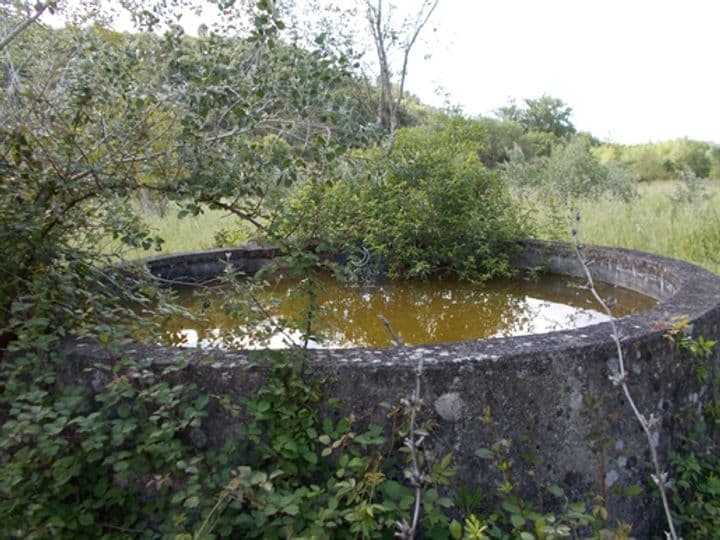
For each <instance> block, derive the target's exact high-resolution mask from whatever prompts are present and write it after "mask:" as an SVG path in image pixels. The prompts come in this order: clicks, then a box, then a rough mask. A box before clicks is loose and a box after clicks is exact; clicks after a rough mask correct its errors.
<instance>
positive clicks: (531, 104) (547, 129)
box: [498, 95, 576, 138]
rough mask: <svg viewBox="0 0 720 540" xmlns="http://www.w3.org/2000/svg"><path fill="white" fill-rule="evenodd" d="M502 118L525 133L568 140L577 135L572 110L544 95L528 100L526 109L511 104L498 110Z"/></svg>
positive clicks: (558, 100) (561, 102) (557, 100)
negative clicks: (571, 118) (515, 124)
mask: <svg viewBox="0 0 720 540" xmlns="http://www.w3.org/2000/svg"><path fill="white" fill-rule="evenodd" d="M498 114H499V116H500V118H502V119H503V120H506V121H509V122H515V123H517V124H519V125H520V126H522V128H523V129H524V130H525V132H530V131H535V132H541V133H548V134H551V135H553V136H555V137H557V138H566V137H570V136H572V135H574V134H575V133H576V129H575V126H573V124H572V122H571V121H570V116H571V115H572V109H571V108H570V107H569V106H568V105H566V104H565V103H564V102H563V101H562V100H560V99H557V98H553V97H550V96H547V95H543V96H541V97H539V98H535V99H526V100H525V106H524V107H522V108H521V107H518V106H517V105H515V103H510V105H508V106H506V107H502V108H500V109H499V110H498Z"/></svg>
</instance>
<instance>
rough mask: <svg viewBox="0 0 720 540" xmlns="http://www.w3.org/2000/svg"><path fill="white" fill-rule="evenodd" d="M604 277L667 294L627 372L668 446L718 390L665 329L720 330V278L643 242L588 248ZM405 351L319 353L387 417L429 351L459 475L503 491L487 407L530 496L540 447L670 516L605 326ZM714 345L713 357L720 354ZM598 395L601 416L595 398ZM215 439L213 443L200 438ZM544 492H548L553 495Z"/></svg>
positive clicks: (194, 273)
mask: <svg viewBox="0 0 720 540" xmlns="http://www.w3.org/2000/svg"><path fill="white" fill-rule="evenodd" d="M276 254H277V251H276V250H272V249H262V248H257V247H254V246H244V247H241V248H235V249H223V250H213V251H206V252H200V253H190V254H180V255H171V256H167V257H159V258H154V259H150V260H148V261H147V264H148V267H149V268H150V270H151V271H152V272H153V273H154V274H155V275H158V276H160V277H162V278H163V279H169V280H172V279H182V280H188V281H200V280H205V279H209V278H211V277H213V276H214V275H216V274H217V273H218V272H219V271H221V269H222V267H223V262H222V261H225V260H227V261H230V262H231V263H232V264H233V265H236V267H237V268H238V269H240V270H243V271H246V272H253V271H255V270H257V268H259V267H260V266H261V265H262V264H264V263H265V262H267V261H268V260H270V259H272V257H273V256H274V255H276ZM586 254H587V256H588V258H589V259H593V260H594V264H593V266H592V269H593V273H594V274H595V277H596V279H598V280H602V281H606V282H609V283H613V284H616V285H620V286H623V287H627V288H630V289H634V290H636V291H638V292H642V293H644V294H647V295H649V296H652V297H654V298H656V299H658V300H659V301H660V302H659V303H658V304H657V305H656V307H654V308H653V309H651V310H649V311H647V312H645V313H641V314H638V315H634V316H630V317H625V318H622V319H619V320H618V328H619V331H620V334H621V336H622V344H623V348H624V351H625V356H626V360H627V364H628V371H629V373H630V379H629V384H630V387H631V391H632V392H633V395H634V397H635V398H636V400H637V402H638V406H639V408H640V409H641V410H642V411H643V412H645V413H646V414H648V415H649V414H650V413H653V412H654V413H655V414H656V415H659V416H661V417H662V421H663V431H662V436H661V438H660V440H659V450H660V454H661V456H663V457H665V456H667V452H668V450H669V449H671V448H675V447H678V445H679V444H680V441H679V435H680V433H681V432H682V431H683V429H684V428H685V427H686V424H684V423H683V421H682V419H683V418H684V417H685V416H686V414H687V413H688V412H690V411H694V410H698V409H699V408H700V407H702V406H703V404H704V403H705V402H706V400H707V399H709V388H708V387H706V386H704V385H702V384H700V383H699V382H698V381H697V380H696V378H695V376H694V374H693V365H692V362H691V361H690V360H689V358H688V357H687V355H686V354H682V353H680V352H679V351H678V350H677V349H676V348H675V347H674V346H673V344H672V343H670V342H669V341H668V340H667V339H665V338H664V337H663V333H664V331H665V330H664V328H666V327H667V325H668V323H669V322H670V321H671V320H672V318H673V317H675V316H681V315H686V316H688V317H689V318H690V320H691V322H692V324H693V333H694V335H703V336H705V337H707V338H713V339H717V338H718V336H720V332H719V327H720V305H719V303H720V279H719V278H718V277H717V276H715V275H714V274H712V273H710V272H708V271H706V270H703V269H701V268H699V267H697V266H693V265H691V264H688V263H685V262H681V261H676V260H671V259H666V258H662V257H657V256H653V255H648V254H645V253H640V252H636V251H630V250H623V249H610V248H600V247H588V248H587V253H586ZM517 265H518V266H523V267H537V266H542V267H543V268H545V269H546V270H548V271H552V272H557V273H562V274H567V275H580V271H581V269H580V268H579V266H578V263H577V261H576V260H575V257H574V254H573V252H572V249H571V248H570V247H569V246H567V245H564V244H556V243H541V242H528V243H527V244H526V249H525V252H524V253H523V255H522V256H521V257H519V258H518V260H517ZM72 347H73V349H74V358H75V362H74V363H71V364H69V365H68V373H67V377H68V378H69V379H72V380H75V381H76V380H78V379H80V380H85V381H86V382H87V383H88V385H89V386H92V387H93V388H98V387H99V386H101V385H102V383H101V382H100V381H98V379H97V378H95V379H93V376H92V374H91V373H90V371H91V370H90V371H87V370H86V371H83V369H84V368H87V367H91V366H92V365H93V364H94V363H95V362H96V361H97V360H102V359H106V358H107V355H106V354H105V353H103V352H102V351H101V350H100V349H99V348H98V347H97V346H95V345H93V344H88V343H81V344H74V345H73V346H72ZM405 353H406V354H399V353H398V351H397V350H396V349H368V348H356V349H338V350H315V351H310V352H309V353H308V354H309V355H310V360H311V362H312V363H313V365H314V366H315V368H316V371H317V373H318V375H320V376H327V377H328V380H327V383H326V385H325V388H326V390H327V392H328V393H329V394H333V395H338V396H340V397H341V398H342V400H343V402H344V407H345V410H344V411H340V412H338V413H336V414H344V413H346V412H349V411H353V412H354V413H355V414H356V416H357V417H358V418H361V419H364V420H365V421H368V422H369V421H379V422H382V421H383V420H384V418H385V414H386V412H387V411H386V410H385V409H384V408H383V407H382V406H381V403H388V402H389V403H395V402H397V401H398V400H399V399H400V398H402V397H406V396H409V395H410V394H411V393H412V390H413V388H414V385H415V383H414V381H415V374H414V368H415V364H416V362H417V360H418V359H419V358H422V359H423V362H424V369H423V376H422V389H423V399H424V402H425V403H426V404H428V405H427V406H426V408H425V410H424V414H425V415H426V416H431V417H432V419H433V420H434V421H435V422H436V425H437V427H436V429H435V431H433V433H432V434H431V436H430V438H429V444H430V445H432V446H434V447H435V448H436V449H437V450H438V451H440V452H449V451H452V452H453V455H454V466H455V467H456V469H457V476H456V481H457V483H458V484H463V483H472V484H480V485H482V486H483V487H484V488H485V489H486V490H487V491H492V490H494V485H495V484H494V483H495V480H496V479H497V473H496V472H495V471H494V470H493V469H492V467H491V466H490V465H489V464H488V463H487V462H486V461H483V460H481V459H479V458H477V457H476V456H475V450H476V449H477V448H480V447H487V446H490V445H491V444H492V443H493V442H494V440H493V434H492V432H491V430H490V429H488V427H487V426H486V425H485V424H483V423H482V422H481V421H480V420H479V417H480V416H481V415H482V414H483V411H484V409H485V408H486V407H489V408H490V409H491V411H492V415H493V417H494V419H495V420H496V423H497V426H498V431H499V433H498V435H499V436H500V437H504V438H508V439H510V440H511V441H513V442H512V446H511V454H512V456H513V459H514V473H515V477H516V478H517V480H519V481H521V482H522V483H523V490H524V492H525V495H526V496H528V497H533V496H534V495H535V493H534V490H535V487H534V486H535V482H534V481H533V480H532V479H531V478H530V477H529V476H527V472H528V468H529V465H528V464H527V462H526V460H523V459H522V457H521V455H522V454H527V453H531V454H534V455H535V456H536V457H537V460H536V463H538V465H536V466H535V468H536V469H538V471H539V474H540V477H541V479H542V481H543V482H546V483H548V484H551V483H557V484H559V485H561V486H562V487H563V488H564V489H565V490H566V492H567V493H569V494H570V496H571V498H573V497H574V498H580V497H583V496H585V495H586V494H587V493H588V492H595V493H598V492H600V491H601V490H602V489H603V488H604V487H605V486H609V485H612V486H613V487H617V486H629V485H633V484H639V485H642V486H643V487H645V491H644V493H643V494H642V495H640V496H639V497H633V498H623V497H621V496H617V495H612V490H611V491H610V493H611V495H610V500H609V501H608V505H609V510H610V516H611V518H610V522H611V523H615V522H616V520H618V519H622V520H625V521H628V522H630V523H632V524H633V527H634V529H633V532H634V535H635V536H637V537H646V536H647V535H648V534H650V532H651V531H656V532H659V531H657V527H661V526H662V525H661V524H662V522H663V521H662V518H661V515H660V507H659V505H658V503H657V501H656V499H654V498H653V497H652V496H651V493H650V490H649V489H648V488H647V487H646V486H647V478H648V475H649V472H650V470H649V464H648V451H647V446H646V444H647V443H646V441H645V439H644V435H643V434H642V432H641V430H640V428H639V425H638V423H637V421H636V419H635V418H634V417H633V415H632V413H631V411H630V408H629V407H628V405H627V403H626V402H625V400H624V397H623V395H622V394H621V391H620V389H619V388H618V387H615V386H613V384H612V383H611V382H610V380H609V375H611V372H612V370H614V369H615V368H614V366H615V364H616V358H615V355H616V352H615V345H614V343H613V341H612V340H611V337H610V328H609V325H608V324H607V323H604V324H597V325H594V326H590V327H585V328H581V329H578V330H568V331H560V332H551V333H547V334H541V335H532V336H520V337H513V338H497V339H489V340H485V341H467V342H462V343H452V344H447V345H432V346H422V347H411V348H409V349H408V350H407V351H405ZM124 354H127V355H134V356H137V357H140V358H151V359H152V360H153V362H154V364H155V365H156V366H157V367H158V371H159V370H160V369H161V368H162V367H163V366H167V365H168V364H169V363H172V362H174V361H176V360H178V359H184V360H185V361H186V362H187V367H186V368H185V369H183V370H181V371H179V372H176V373H175V374H174V375H173V377H176V378H179V379H184V380H193V381H194V382H196V383H197V384H198V385H199V386H200V387H201V388H203V389H204V390H206V391H208V392H211V393H213V394H220V393H224V394H228V395H229V396H231V397H240V396H243V395H248V394H249V393H250V392H252V390H253V389H255V388H257V387H258V386H259V385H260V384H261V383H262V378H263V370H262V368H260V367H257V366H255V367H252V368H248V359H249V357H250V354H251V353H249V352H248V351H199V350H182V349H173V348H169V347H151V346H146V345H140V344H138V345H135V346H132V347H128V348H127V349H126V350H125V351H124ZM719 358H720V356H719V355H718V352H717V349H716V352H715V353H714V356H713V357H712V359H711V361H712V362H714V363H715V364H716V365H717V363H718V361H719ZM590 400H595V401H599V402H600V406H599V407H598V408H597V410H596V411H595V412H594V413H589V409H588V407H587V403H588V402H589V401H590ZM238 422H242V418H239V419H231V418H229V417H226V416H225V415H224V413H223V411H222V410H217V411H215V412H214V414H213V415H211V417H210V418H209V419H208V421H207V422H206V423H205V425H204V426H203V430H204V434H207V439H208V442H207V444H208V445H217V444H220V443H221V442H222V441H223V440H227V439H228V438H230V437H233V435H234V432H235V428H236V427H237V425H238ZM598 422H599V423H601V424H602V425H603V426H604V428H603V429H604V431H605V432H606V433H605V434H604V436H606V437H607V441H608V443H607V446H606V452H605V463H600V462H599V456H598V455H596V454H595V453H593V451H592V448H591V444H590V433H591V432H593V431H594V430H595V429H596V426H597V423H598ZM203 444H204V441H203ZM546 500H547V497H546Z"/></svg>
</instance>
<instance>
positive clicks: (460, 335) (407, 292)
mask: <svg viewBox="0 0 720 540" xmlns="http://www.w3.org/2000/svg"><path fill="white" fill-rule="evenodd" d="M580 283H581V282H579V281H577V280H573V279H571V278H568V277H566V276H558V275H544V276H541V277H540V278H539V279H537V280H523V279H521V280H493V281H490V282H487V283H484V284H481V285H480V284H473V283H468V282H463V281H458V280H452V279H434V280H427V281H409V282H408V281H405V282H387V283H383V284H378V285H354V286H353V285H344V284H341V283H338V282H337V281H335V279H334V278H333V277H332V276H330V275H324V276H321V277H320V286H319V290H318V292H319V296H318V298H317V300H318V302H317V304H318V305H319V306H320V309H319V312H318V314H319V315H320V318H321V320H322V321H323V324H322V326H321V327H319V328H317V327H312V328H311V329H310V330H311V334H312V335H313V336H314V337H313V338H312V339H311V341H310V343H309V346H310V347H388V346H391V345H392V340H391V338H390V336H389V334H388V331H387V329H386V328H385V326H384V325H383V324H382V322H381V321H380V319H379V318H378V315H384V316H385V317H387V319H388V320H389V321H390V322H391V324H392V326H393V328H394V329H395V331H396V332H397V333H398V334H400V336H401V337H402V339H403V340H404V342H405V343H406V344H408V345H424V344H433V343H449V342H456V341H465V340H473V339H486V338H491V337H499V336H518V335H523V334H538V333H543V332H550V331H553V330H562V329H571V328H580V327H583V326H587V325H590V324H594V323H597V322H601V321H606V320H607V317H606V316H605V314H604V313H601V311H600V309H599V306H598V305H597V303H596V302H595V301H594V300H593V299H592V297H591V295H590V293H589V292H588V291H587V290H585V289H583V288H582V287H580ZM597 287H598V290H599V292H600V294H601V295H602V296H603V297H609V298H613V299H615V300H616V301H617V304H616V306H615V307H614V308H613V311H614V313H615V316H616V317H623V316H625V315H630V314H632V313H636V312H639V311H643V310H646V309H649V308H650V307H652V306H653V305H654V304H655V300H653V299H652V298H649V297H647V296H644V295H641V294H638V293H635V292H633V291H629V290H627V289H622V288H619V287H614V286H611V285H606V284H598V285H597ZM299 288H300V287H299V285H298V282H297V281H293V280H290V279H287V278H285V279H281V280H278V281H276V282H274V283H272V284H268V285H267V286H266V287H265V288H264V289H262V290H260V291H254V292H253V293H252V294H249V293H248V291H249V290H250V289H249V287H246V286H245V285H243V284H240V285H239V286H237V287H236V289H237V290H235V291H234V293H233V295H230V301H229V302H228V298H227V296H228V295H227V294H223V292H222V290H221V289H218V288H203V289H198V288H193V287H183V288H179V289H177V294H178V299H179V302H180V303H181V304H182V305H183V306H185V307H186V308H187V309H188V311H189V312H191V313H193V314H194V316H193V317H186V316H175V317H172V318H167V319H165V320H164V322H163V324H164V331H165V336H166V340H167V342H170V343H172V344H175V345H182V346H198V345H199V346H203V347H207V346H224V347H230V348H233V347H235V348H240V347H245V348H264V347H269V348H283V347H287V346H288V343H289V342H291V341H292V342H295V343H299V344H301V343H302V341H303V338H302V335H303V332H302V329H303V328H305V327H304V323H303V316H302V314H303V312H304V310H306V309H307V307H308V300H307V297H306V296H304V295H301V294H299V293H298V289H299ZM240 297H242V298H240ZM248 298H251V300H250V301H249V302H247V300H248ZM249 335H250V336H249Z"/></svg>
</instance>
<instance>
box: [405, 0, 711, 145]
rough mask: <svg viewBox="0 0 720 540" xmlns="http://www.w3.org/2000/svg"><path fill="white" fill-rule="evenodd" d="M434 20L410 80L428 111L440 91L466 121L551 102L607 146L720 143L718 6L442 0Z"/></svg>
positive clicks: (639, 0) (660, 0)
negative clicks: (514, 104)
mask: <svg viewBox="0 0 720 540" xmlns="http://www.w3.org/2000/svg"><path fill="white" fill-rule="evenodd" d="M411 1H417V0H400V1H399V2H398V3H399V4H404V3H410V2H411ZM432 22H434V23H435V25H436V26H437V31H436V32H435V33H434V35H433V36H432V37H429V40H428V43H427V45H426V44H422V45H419V46H418V50H417V54H416V55H414V56H413V57H412V58H411V65H410V70H409V76H408V77H409V78H408V85H409V89H410V90H411V91H413V92H414V93H416V94H417V95H419V96H420V97H421V98H422V99H423V100H424V101H426V102H429V103H433V104H441V103H442V102H443V99H442V98H441V97H438V96H435V95H434V94H433V91H434V89H435V88H436V87H437V86H438V85H441V86H442V87H443V88H444V91H446V92H447V93H448V94H449V97H450V100H451V102H453V103H456V104H459V105H460V106H461V107H462V109H463V110H464V111H465V112H466V113H468V114H487V113H490V112H492V111H493V110H494V109H497V108H498V107H500V106H502V105H505V104H506V103H507V102H508V100H509V99H510V98H516V99H517V101H518V102H520V101H521V100H522V99H524V98H528V97H538V96H540V95H542V94H548V95H551V96H553V97H557V98H560V99H562V100H563V101H565V102H566V103H567V104H568V105H570V106H571V107H572V109H573V111H574V114H573V118H572V120H573V123H574V124H575V126H576V127H577V128H578V129H580V130H584V131H589V132H591V133H592V134H593V135H595V136H596V137H599V138H601V139H604V140H612V141H614V142H619V143H624V144H634V143H643V142H649V141H658V140H666V139H671V138H678V137H689V138H693V139H699V140H707V141H713V142H716V143H720V104H719V103H718V100H720V0H673V1H669V0H655V1H648V0H624V1H621V0H602V1H598V0H574V1H572V0H502V1H501V0H441V3H440V5H439V7H438V9H437V11H436V13H435V14H434V15H433V19H432ZM430 34H432V28H430V29H429V31H428V35H430ZM420 46H422V47H423V50H421V49H420ZM428 47H429V49H431V51H430V50H429V49H428ZM427 52H432V57H431V58H430V59H428V60H425V59H424V58H423V57H424V55H425V54H426V53H427Z"/></svg>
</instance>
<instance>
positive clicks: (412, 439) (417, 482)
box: [378, 315, 425, 540]
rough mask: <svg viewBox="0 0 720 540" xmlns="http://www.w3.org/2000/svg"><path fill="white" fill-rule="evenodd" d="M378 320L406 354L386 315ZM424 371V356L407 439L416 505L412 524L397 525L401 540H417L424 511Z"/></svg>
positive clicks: (416, 386)
mask: <svg viewBox="0 0 720 540" xmlns="http://www.w3.org/2000/svg"><path fill="white" fill-rule="evenodd" d="M378 318H379V319H380V320H381V321H382V323H383V324H384V325H385V328H386V329H387V331H388V333H389V334H390V337H391V338H392V341H393V343H394V344H395V346H396V347H398V348H399V349H400V350H401V351H402V353H403V354H405V343H404V342H403V340H402V338H401V337H400V335H399V334H397V333H396V332H395V330H394V329H393V327H392V325H391V324H390V321H388V319H387V318H386V317H385V316H384V315H378ZM422 371H423V356H422V355H420V358H419V359H418V363H417V365H416V367H415V391H414V392H413V395H412V397H411V398H410V403H409V406H410V429H409V433H408V436H407V437H406V438H405V446H407V447H408V448H409V449H410V458H411V460H412V463H411V469H410V471H407V472H406V476H407V477H408V478H409V480H410V483H411V484H412V486H413V488H414V489H415V504H414V507H413V517H412V522H411V523H408V522H407V521H406V520H402V521H398V522H397V523H396V524H395V525H396V527H397V532H396V533H395V537H396V538H399V539H401V540H410V539H412V538H415V535H416V534H417V531H418V526H419V524H420V514H421V510H422V494H423V484H424V483H425V475H423V473H422V472H421V471H420V464H419V460H418V448H420V445H422V443H423V440H424V437H420V438H419V439H418V438H416V434H415V429H416V428H415V423H416V413H417V410H418V409H419V407H420V391H421V386H420V383H421V379H422Z"/></svg>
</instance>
